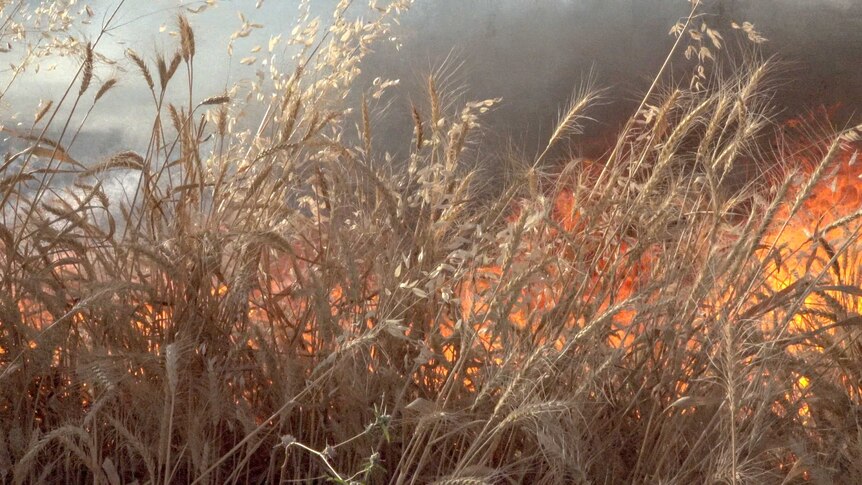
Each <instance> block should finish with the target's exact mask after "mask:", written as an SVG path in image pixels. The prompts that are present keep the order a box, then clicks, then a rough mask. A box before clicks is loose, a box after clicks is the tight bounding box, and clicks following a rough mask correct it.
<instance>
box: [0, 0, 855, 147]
mask: <svg viewBox="0 0 862 485" xmlns="http://www.w3.org/2000/svg"><path fill="white" fill-rule="evenodd" d="M91 3H92V4H93V6H94V8H95V9H96V11H97V12H99V14H101V13H102V12H105V11H107V10H108V9H109V8H110V7H111V6H112V5H114V4H115V2H114V1H107V0H96V1H94V2H91ZM334 3H335V1H334V0H319V1H318V0H315V1H313V2H312V4H313V7H314V9H315V10H316V11H317V12H318V13H319V14H320V15H321V16H323V18H324V19H326V18H328V15H327V12H328V11H329V9H330V8H331V6H332V5H334ZM127 5H128V10H125V11H124V12H123V14H122V15H121V19H120V20H121V24H122V26H121V27H120V28H118V29H116V30H115V31H112V33H111V35H110V36H109V37H108V38H107V39H106V41H105V42H104V43H103V44H102V45H101V46H100V51H101V52H103V53H105V54H106V55H108V56H111V57H115V58H116V57H121V56H122V52H123V51H124V50H125V48H127V47H134V48H135V49H136V50H138V51H139V52H142V53H144V54H148V55H150V56H151V55H152V53H153V51H154V50H155V49H159V48H165V50H169V49H168V47H170V46H171V43H172V42H175V40H174V39H172V38H170V37H168V36H167V35H166V34H160V33H159V32H158V31H159V27H160V26H161V25H168V26H169V27H170V26H172V23H173V14H174V13H175V12H176V3H175V2H171V1H168V0H155V1H146V2H145V1H134V2H127ZM295 6H296V2H295V1H292V0H291V1H287V0H282V1H276V0H269V1H267V2H265V3H264V7H263V9H262V10H255V9H254V8H253V7H254V2H252V1H250V0H248V1H236V2H231V1H223V2H220V4H219V6H218V8H216V9H212V10H211V11H207V12H204V13H202V14H199V15H195V16H193V17H192V18H191V20H192V23H193V25H194V26H195V28H196V30H197V32H198V39H199V41H198V44H199V47H198V50H199V57H198V62H197V67H196V69H198V74H197V83H196V87H195V89H196V92H197V93H198V94H199V95H200V97H201V98H203V97H206V96H209V95H213V94H218V93H220V92H221V90H222V89H224V87H225V86H227V85H229V84H230V83H232V82H234V81H236V80H238V79H240V78H243V77H246V78H248V77H251V76H252V75H253V70H252V69H250V68H246V67H244V66H241V65H239V64H238V61H239V59H240V58H241V57H243V56H244V55H245V52H247V50H248V49H249V48H250V47H251V46H252V45H254V44H259V43H265V41H266V39H268V38H269V35H271V34H274V33H278V32H288V31H289V30H290V29H291V27H292V25H293V19H294V13H295ZM237 10H242V11H244V12H246V13H247V14H248V16H249V18H250V19H251V20H253V21H256V22H260V23H262V24H264V25H265V26H266V27H265V29H262V30H261V31H260V32H259V33H258V34H257V38H250V39H244V40H242V41H241V42H239V43H238V44H237V48H236V51H237V53H238V54H236V55H235V57H234V59H233V61H232V62H230V61H228V59H227V56H226V55H225V45H226V43H227V39H228V37H229V35H230V33H231V32H232V31H234V30H236V28H237V27H238V26H239V20H238V19H237V16H236V11H237ZM687 11H688V2H687V1H686V0H417V1H416V4H415V6H414V8H413V9H412V10H411V11H409V12H408V13H407V14H406V16H405V17H404V18H403V22H402V25H401V28H400V30H399V36H400V37H401V39H402V43H403V47H402V48H401V50H400V52H396V51H395V50H394V47H392V46H391V45H383V46H381V47H380V48H379V50H378V51H377V52H376V53H375V54H374V55H372V56H371V57H370V58H368V59H367V62H366V63H365V65H364V67H363V68H364V70H365V72H366V73H367V77H366V78H364V81H365V82H368V81H369V80H370V79H371V78H373V77H374V76H378V75H383V76H386V77H391V78H400V79H402V86H401V87H400V88H399V89H398V90H397V92H396V93H395V94H396V95H397V98H396V99H395V101H394V102H393V105H392V107H391V109H390V111H389V112H388V119H389V121H388V122H385V121H380V123H379V125H380V126H379V127H378V128H379V130H381V131H382V133H384V134H386V136H384V137H383V138H384V139H391V140H400V139H401V138H403V135H405V131H406V136H407V137H408V139H409V126H410V122H409V112H408V110H409V102H410V100H417V101H421V98H422V96H421V94H422V93H421V91H422V88H423V86H422V81H421V79H422V76H423V75H424V74H426V73H427V72H428V71H430V70H432V69H434V68H435V67H437V66H439V64H440V63H441V62H442V61H444V60H445V59H447V58H448V59H450V62H449V67H450V71H451V72H452V73H453V76H452V78H453V80H454V84H453V86H465V87H466V94H465V96H467V97H469V98H472V99H484V98H489V97H502V98H503V100H504V101H503V104H502V105H501V107H500V108H499V109H498V110H497V111H496V112H495V113H493V114H492V115H491V116H490V117H489V118H488V119H489V120H490V121H489V123H490V124H489V125H488V126H487V128H488V132H490V133H493V134H495V135H494V136H498V137H500V138H504V137H505V138H508V137H512V138H514V139H515V140H516V142H517V143H519V144H521V145H523V147H524V149H525V150H528V151H529V150H532V149H534V148H535V147H536V146H537V145H538V144H539V142H540V140H541V139H542V137H543V136H544V135H546V134H547V132H548V130H549V129H550V127H551V124H552V123H553V121H554V118H555V114H556V112H557V110H558V109H559V108H560V107H561V106H562V105H563V104H564V103H565V102H566V100H567V98H568V97H569V96H570V94H571V92H572V90H573V88H575V87H576V86H577V85H578V84H579V83H580V82H581V81H582V80H583V79H585V78H586V77H587V76H588V75H589V73H590V72H593V73H594V75H595V77H596V79H597V82H598V84H599V85H600V86H608V87H609V88H610V91H609V95H608V99H609V101H611V102H609V103H607V104H606V105H604V106H601V107H599V108H597V109H596V111H595V112H594V113H593V114H594V115H595V117H596V118H597V119H599V120H601V122H600V123H599V124H597V125H595V126H593V127H592V131H590V132H589V133H588V136H593V137H595V138H596V139H599V138H600V136H601V135H602V134H603V133H607V132H612V131H613V127H614V126H615V125H616V124H617V123H619V122H620V120H621V119H622V118H623V117H624V116H625V115H626V114H627V113H628V112H629V110H630V109H631V107H632V105H633V103H634V102H635V100H637V99H638V95H639V94H640V93H641V92H643V91H644V90H645V89H646V87H647V86H648V84H649V81H650V80H651V78H652V76H653V75H654V73H655V72H656V70H657V69H658V67H659V65H660V64H661V62H662V60H663V59H664V58H665V56H666V54H667V51H668V49H669V47H670V45H671V44H672V41H673V39H672V38H671V37H669V36H668V30H669V28H670V27H671V26H672V25H673V24H674V23H675V22H676V21H677V20H678V19H679V18H680V17H683V16H684V15H685V14H686V13H687ZM705 12H707V13H708V16H707V17H706V18H707V21H708V22H709V23H710V24H711V25H712V26H714V27H717V28H720V29H721V30H722V31H723V32H725V34H726V38H727V39H728V44H730V45H731V46H732V45H733V41H732V40H731V37H732V36H731V35H730V30H731V29H730V27H729V25H730V23H731V22H732V21H738V22H742V21H743V20H746V21H750V22H753V23H754V24H755V25H756V26H757V28H758V30H759V31H760V32H761V33H762V34H763V35H764V36H766V37H767V38H768V39H769V42H768V43H767V44H766V45H765V46H764V48H763V49H764V54H765V55H770V54H773V53H775V54H779V55H780V57H781V59H783V60H784V61H786V62H787V66H788V67H787V69H785V70H784V71H783V76H784V80H783V82H782V83H781V84H780V87H779V91H778V93H777V96H776V99H775V101H776V104H777V105H778V106H779V107H780V108H783V109H784V110H785V112H786V113H795V112H798V111H800V110H803V109H807V108H813V107H816V106H818V105H821V104H825V105H831V104H834V103H837V102H841V103H843V106H844V108H843V110H842V111H841V112H840V116H843V117H844V118H845V119H850V118H852V117H853V116H854V114H855V113H856V112H857V111H859V107H860V106H862V69H860V64H859V63H860V60H862V1H859V0H707V1H706V5H705ZM96 20H98V19H96ZM95 23H98V22H95ZM170 48H171V49H172V47H170ZM7 55H8V54H7ZM0 60H2V59H0ZM458 64H462V65H461V67H460V68H459V69H454V66H457V65H458ZM63 66H65V68H64V67H63ZM72 67H73V65H72V64H71V63H68V64H63V65H61V67H60V69H58V71H57V72H56V73H54V75H53V77H52V76H38V77H34V78H32V79H30V80H29V82H28V83H19V86H18V87H17V90H15V91H12V92H11V93H10V95H9V96H8V97H7V99H6V100H5V101H6V102H7V103H8V104H9V105H11V106H12V107H13V109H15V110H19V111H20V112H21V113H22V116H21V119H28V118H29V116H31V115H30V113H32V111H33V108H34V107H35V105H36V103H37V102H38V100H39V99H41V98H44V99H49V98H52V97H53V98H55V99H56V97H57V94H58V93H59V92H61V91H62V89H63V88H64V87H65V82H67V78H66V77H67V76H68V75H69V73H70V72H71V68H72ZM689 67H690V66H689ZM674 68H675V69H676V72H677V73H680V72H684V70H685V69H686V68H687V67H686V66H685V65H683V64H681V63H676V64H675V66H674ZM101 74H102V75H103V76H107V75H110V72H102V73H101ZM139 81H140V80H139V79H136V78H135V73H134V72H130V73H127V74H125V79H124V80H123V83H122V85H121V86H120V87H118V88H117V90H116V92H115V93H112V95H111V96H109V97H107V98H106V102H105V104H104V105H103V106H101V107H99V108H98V110H97V111H98V113H97V114H98V115H99V116H93V118H92V119H91V120H90V122H88V125H89V126H90V130H91V133H90V134H91V135H92V136H88V137H85V138H86V140H88V142H89V143H98V144H96V145H86V144H80V146H78V147H77V148H76V151H77V152H78V153H79V154H81V155H82V156H84V155H95V156H98V155H105V154H106V153H110V152H111V150H113V149H118V148H132V149H137V148H140V147H134V146H132V147H129V146H123V147H119V146H117V147H109V146H105V143H104V142H98V141H97V140H96V136H97V135H98V134H100V133H106V132H109V131H110V132H114V130H116V127H117V126H122V127H124V128H125V129H128V127H135V126H143V130H144V131H146V123H144V124H141V123H139V122H138V121H139V120H140V119H142V118H143V119H149V118H148V113H150V112H151V110H152V107H151V103H150V102H149V101H148V97H147V96H145V95H144V94H145V93H143V92H142V89H140V88H141V87H142V86H141V85H137V84H136V83H138V82H139ZM22 86H23V88H22ZM30 119H31V118H30ZM857 119H858V117H857ZM838 121H842V120H838ZM146 135H147V133H144V132H142V133H124V134H123V136H122V137H120V138H116V137H112V140H116V141H117V142H122V143H131V144H133V145H134V144H135V143H140V142H142V140H143V139H145V138H146ZM399 137H401V138H399ZM82 140H83V139H82ZM399 143H402V142H401V141H396V142H392V143H391V147H390V146H387V147H386V148H387V149H388V148H391V149H392V150H397V149H398V147H399V146H400V145H399Z"/></svg>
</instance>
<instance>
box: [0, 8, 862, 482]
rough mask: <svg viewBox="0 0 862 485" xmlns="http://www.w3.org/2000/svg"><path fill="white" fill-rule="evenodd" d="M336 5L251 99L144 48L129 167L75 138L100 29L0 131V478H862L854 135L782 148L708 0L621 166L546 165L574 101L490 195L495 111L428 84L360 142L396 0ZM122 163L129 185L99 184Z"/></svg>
mask: <svg viewBox="0 0 862 485" xmlns="http://www.w3.org/2000/svg"><path fill="white" fill-rule="evenodd" d="M13 3H14V2H13ZM348 3H349V2H344V3H343V4H342V5H341V6H340V7H339V10H338V11H336V13H335V15H334V16H333V18H332V19H329V21H330V22H331V25H330V26H325V25H322V24H321V23H320V22H318V21H315V20H313V19H309V18H308V16H302V15H301V16H300V18H299V23H298V25H299V27H298V28H297V29H296V30H294V32H293V34H292V35H291V36H290V38H287V36H286V37H285V39H284V42H286V43H288V44H289V45H291V46H293V47H291V48H292V49H294V52H296V56H295V57H294V59H293V61H292V62H290V63H288V64H289V65H290V66H291V67H290V68H289V69H288V70H287V71H286V72H284V73H282V72H279V71H278V70H277V69H275V68H273V69H272V70H271V71H270V74H271V77H270V78H269V79H268V80H265V81H264V80H261V81H260V85H258V86H256V87H255V89H254V90H252V91H250V92H249V93H247V94H248V96H246V97H245V98H243V96H242V95H241V93H239V92H231V93H227V94H225V95H218V93H216V94H217V95H216V96H212V97H209V98H206V97H205V96H206V95H207V94H212V93H205V94H204V96H199V93H197V92H195V91H194V90H193V89H192V88H193V86H194V82H193V73H194V63H195V61H196V42H202V40H201V39H199V38H198V39H196V37H195V33H194V31H193V30H192V28H191V26H190V24H189V22H188V21H187V20H186V19H185V18H184V17H182V16H181V17H178V19H177V25H176V29H177V31H178V33H179V36H178V46H177V50H176V52H172V53H167V54H157V55H155V56H154V57H153V58H152V59H151V58H150V56H149V55H145V54H139V53H135V52H131V51H130V52H128V63H129V65H130V66H132V67H133V69H134V71H132V72H130V73H129V76H128V77H126V78H125V79H123V80H122V81H121V82H124V83H136V85H137V86H139V87H140V89H147V90H149V91H150V92H151V94H152V100H153V106H154V111H153V112H154V113H155V115H154V116H153V118H152V119H150V120H141V125H140V126H139V127H135V128H134V129H140V127H142V126H147V127H151V128H152V131H151V133H152V134H151V139H150V144H149V146H148V147H147V148H146V150H145V151H143V152H141V153H137V152H133V151H126V152H122V153H117V154H114V155H109V156H106V157H105V158H104V159H103V160H101V161H98V160H97V161H89V160H88V161H83V160H75V159H73V157H72V156H71V155H69V153H68V145H69V140H73V139H74V138H75V137H76V136H77V131H75V127H76V126H78V124H77V121H76V120H80V119H81V117H82V116H83V115H85V114H87V113H88V112H87V111H86V110H88V109H90V108H89V107H90V106H92V105H93V104H95V103H97V102H100V100H103V99H105V98H107V97H110V96H111V93H110V92H108V90H109V89H111V87H112V86H113V85H114V83H115V82H116V81H112V80H108V81H98V80H97V79H96V77H94V75H93V72H94V64H98V63H99V57H98V49H99V43H98V41H94V42H93V43H92V44H88V45H86V46H84V45H83V44H80V45H78V47H79V49H82V50H83V54H81V56H80V57H81V59H82V61H81V63H80V70H79V72H78V73H77V76H76V78H75V80H74V81H73V83H72V84H70V86H69V89H68V91H67V93H66V95H65V97H63V98H62V99H58V100H54V102H53V103H47V104H45V105H43V107H42V108H41V109H40V112H39V113H37V116H36V122H35V123H34V124H33V125H32V128H29V127H28V129H26V130H23V131H22V130H11V129H9V128H6V130H7V131H8V132H9V133H11V134H12V135H14V137H15V138H16V139H17V140H18V141H19V142H21V143H24V144H25V145H26V148H25V149H23V150H21V151H19V152H17V153H8V154H6V155H5V159H4V161H3V163H2V165H0V197H2V201H3V204H2V206H3V213H2V217H3V221H2V224H0V248H2V249H0V267H1V268H2V270H0V287H2V291H0V321H2V326H0V475H2V477H3V478H2V481H4V482H10V483H39V482H50V483H59V482H65V483H77V482H91V483H108V484H111V485H115V484H120V483H132V482H137V483H213V484H221V483H236V482H241V483H294V482H297V481H298V482H302V483H317V482H320V481H323V480H324V479H329V480H333V481H335V482H336V483H394V484H399V485H400V484H408V483H410V484H412V483H430V482H434V483H440V484H443V483H446V484H473V483H476V484H478V483H492V484H498V483H499V484H503V483H627V482H637V483H644V482H645V483H678V484H687V483H707V482H709V483H715V482H726V483H795V482H801V481H804V480H811V481H813V482H815V483H829V482H834V483H857V482H858V480H859V479H860V477H862V468H860V464H862V423H860V419H862V413H860V399H862V397H860V394H859V393H860V385H859V382H862V348H860V344H859V341H858V337H859V332H860V316H859V312H860V310H862V305H860V297H862V288H860V284H862V281H860V275H859V274H858V273H857V270H856V268H857V267H858V262H857V258H858V256H859V248H860V244H859V242H858V235H859V230H860V229H862V226H860V225H859V221H858V218H857V215H858V214H856V213H851V212H847V213H841V214H834V213H831V212H830V213H827V212H817V211H818V210H819V209H822V208H823V206H824V204H825V203H824V202H823V201H824V196H825V195H827V194H828V193H831V194H836V193H837V194H840V193H842V192H841V190H843V188H844V186H845V185H846V184H849V185H850V186H851V187H852V184H853V180H850V181H849V182H846V181H842V179H841V177H844V176H846V177H850V178H853V179H855V177H851V176H850V175H848V173H850V172H852V171H853V170H856V169H855V168H854V164H855V155H853V151H852V146H853V143H854V142H855V140H856V139H857V138H858V136H859V132H858V130H846V131H842V132H839V133H837V134H835V135H834V136H833V137H832V138H823V137H822V136H820V135H817V136H815V135H814V134H812V133H809V132H802V131H798V132H794V133H796V135H795V137H794V139H793V140H787V139H781V138H779V137H778V135H777V133H778V132H779V130H777V127H776V126H775V124H774V122H773V121H772V118H771V116H770V111H769V90H768V86H766V85H765V84H764V83H765V81H766V79H767V78H768V74H769V66H768V64H757V65H752V66H751V67H749V68H747V69H744V70H740V72H739V73H738V74H736V75H734V76H731V77H721V76H719V75H717V74H716V75H712V76H711V75H709V72H708V71H709V59H710V58H711V57H713V56H714V55H716V48H717V47H720V42H721V37H720V34H718V33H717V32H716V31H711V30H708V29H704V30H700V32H701V33H702V35H694V34H691V33H690V32H689V31H690V30H691V29H694V31H695V33H697V32H698V28H697V27H695V25H699V21H698V20H697V17H696V13H697V12H696V11H695V12H694V13H695V16H693V17H690V18H689V19H687V20H686V21H685V22H684V23H683V24H681V26H680V28H678V29H675V30H676V33H677V34H682V35H680V36H679V39H680V42H679V43H678V46H677V48H675V52H674V53H672V56H679V55H682V54H683V53H684V52H686V53H692V51H691V50H690V49H689V50H685V45H684V44H685V43H688V42H689V41H692V42H691V45H695V46H696V50H695V51H694V52H693V54H695V55H694V56H692V57H698V58H699V61H700V62H698V66H697V67H696V69H695V72H696V75H695V77H694V79H693V80H692V83H691V86H690V87H688V88H682V87H681V88H673V87H670V88H666V89H663V88H661V87H660V83H657V84H656V85H654V86H653V87H652V88H650V90H649V92H648V93H647V94H646V95H645V97H644V102H643V104H642V105H641V107H640V109H638V110H637V111H636V112H635V113H634V114H633V115H632V117H631V120H630V121H629V122H628V123H627V124H626V125H625V126H623V127H622V129H621V131H620V133H619V136H618V138H617V144H616V146H614V147H611V149H610V150H609V153H608V155H607V157H605V158H604V159H602V160H600V161H597V162H590V161H586V160H579V159H555V155H553V154H554V153H556V150H554V148H555V146H556V144H558V143H560V142H561V141H562V140H571V138H572V134H573V133H576V132H577V127H578V124H579V123H580V122H582V121H584V120H585V117H586V116H587V111H585V110H588V109H589V105H590V101H591V100H593V99H594V98H595V96H596V95H597V94H596V92H595V91H594V90H590V89H586V90H583V91H582V92H580V95H579V96H578V97H576V99H574V100H573V102H572V103H571V105H570V107H569V109H568V110H567V111H566V112H565V113H563V115H562V116H561V119H560V123H559V125H558V129H557V130H556V131H555V132H554V135H553V137H552V139H551V140H550V141H549V142H548V150H545V151H544V152H542V153H541V155H540V156H539V157H537V159H536V160H535V161H524V162H522V163H521V164H520V165H518V167H521V168H517V167H516V168H513V169H512V170H510V171H509V172H510V173H509V177H508V178H507V181H506V183H505V184H504V186H502V187H499V188H495V189H494V190H490V189H483V187H484V186H483V182H482V176H481V175H480V174H479V173H477V172H476V171H474V170H471V169H470V168H469V167H471V166H474V164H473V163H472V162H471V160H470V154H471V153H472V152H471V151H470V150H469V148H470V146H471V144H473V143H476V142H477V141H478V136H479V133H480V129H479V122H480V119H481V115H482V114H483V113H485V112H486V111H488V110H489V109H492V108H493V107H494V106H495V105H496V103H497V102H498V100H487V101H480V102H461V101H459V100H457V99H452V98H447V95H446V93H445V92H444V90H443V89H442V88H441V87H440V85H441V84H442V83H441V81H440V79H439V77H435V76H429V77H428V81H427V92H426V93H425V95H426V97H425V101H424V102H421V103H420V102H417V103H416V104H415V105H414V107H413V119H414V122H415V129H414V137H413V140H412V141H409V143H410V146H411V149H410V152H409V155H408V156H407V157H406V159H405V160H389V159H387V157H385V156H384V155H382V154H380V153H379V152H377V151H376V150H375V142H376V138H375V137H376V136H377V134H376V133H375V132H374V130H373V129H372V126H371V125H372V118H373V116H374V103H376V102H377V100H378V99H379V98H381V96H383V97H385V96H386V94H385V93H383V91H384V90H385V88H386V87H387V86H389V85H391V84H392V82H387V81H385V80H380V81H378V82H375V83H374V85H373V86H371V87H370V89H369V90H368V91H367V92H366V94H365V95H364V96H362V97H361V100H360V101H359V102H358V104H357V105H356V106H354V107H353V108H354V109H353V110H350V109H348V107H347V106H345V105H346V104H350V101H349V99H353V98H354V97H351V96H347V94H348V93H350V92H353V93H356V92H357V90H358V89H360V88H359V87H357V86H354V80H355V79H356V76H357V74H358V72H359V71H358V66H359V61H360V60H361V59H362V57H363V56H364V55H365V53H366V52H367V51H368V48H369V46H370V44H371V43H372V42H374V41H376V40H377V39H379V38H384V37H386V36H388V35H389V33H388V32H389V23H390V22H391V20H392V16H393V15H396V14H397V13H398V12H397V10H400V9H403V8H405V7H406V6H407V2H404V3H396V4H391V5H389V6H386V7H382V6H381V8H379V9H378V10H375V11H374V12H375V15H376V17H375V18H374V19H373V20H372V21H371V22H369V23H368V24H365V25H363V24H356V23H353V22H352V21H350V20H349V18H348V16H347V14H346V12H345V10H346V8H347V4H348ZM7 8H11V7H9V6H7ZM109 14H110V12H109ZM6 15H8V12H7V13H6ZM10 18H11V16H10ZM254 28H255V26H254V25H253V24H250V23H247V24H245V25H243V30H241V31H240V32H239V33H238V35H237V36H236V37H238V38H239V37H242V36H243V35H244V33H247V31H249V30H251V29H254ZM746 29H748V30H745V33H746V34H747V35H748V36H749V37H751V35H752V32H754V31H753V29H752V28H750V26H746ZM687 32H688V33H687ZM753 35H755V36H758V37H759V35H758V34H756V32H754V34H753ZM704 36H706V37H704ZM710 47H711V48H712V50H710ZM703 48H706V49H707V50H706V51H704V50H703ZM268 50H269V53H267V47H264V48H263V50H262V54H258V55H259V56H267V55H273V56H274V54H272V52H273V50H274V46H273V45H272V43H271V44H270V46H268ZM707 54H709V55H707ZM252 62H254V61H253V60H249V61H247V63H252ZM283 64H285V63H284V62H282V63H281V65H283ZM271 65H273V66H276V65H280V64H278V63H273V64H271ZM704 65H706V68H705V67H704ZM351 90H352V91H351ZM178 92H179V93H180V94H181V96H180V97H179V98H177V97H176V93H178ZM359 92H361V91H359ZM171 93H173V94H171ZM168 99H187V100H186V101H185V102H184V103H182V104H172V103H170V102H168V101H167V100H168ZM345 100H348V101H345ZM101 102H104V101H101ZM255 104H256V105H259V106H260V107H262V109H260V110H259V112H260V113H262V116H261V117H260V118H259V119H256V120H254V123H251V122H250V121H249V120H247V119H245V120H244V119H242V118H239V117H238V113H240V112H243V111H244V112H247V113H252V112H254V110H252V109H250V107H251V106H252V105H255ZM69 105H74V106H76V109H73V110H72V112H71V114H68V115H67V119H64V118H62V117H59V116H58V115H57V114H58V113H60V109H61V106H66V107H68V106H69ZM82 111H83V113H81V112H82ZM243 126H254V128H253V129H251V130H245V129H244V128H243ZM49 127H51V129H50V130H49ZM58 127H59V128H61V129H58ZM354 127H355V128H356V129H354ZM78 130H80V128H78ZM49 131H50V132H57V133H61V135H60V136H59V137H58V138H57V139H54V140H51V139H49V137H48V136H47V133H49ZM803 135H804V136H803ZM776 139H777V140H778V142H776V143H777V145H774V146H777V148H775V147H772V148H769V149H765V148H764V147H768V146H770V142H771V141H772V140H776ZM824 140H825V141H824ZM407 142H408V141H405V144H406V143H407ZM742 164H746V165H752V164H754V165H755V166H756V167H758V168H759V169H760V172H758V175H756V176H752V177H749V178H748V179H747V182H746V183H742V184H740V183H739V180H738V178H739V175H738V172H739V171H738V170H737V168H738V166H741V165H742ZM120 170H122V171H127V172H131V173H134V174H137V175H136V176H135V180H137V181H138V183H137V187H135V188H133V190H132V191H131V192H130V193H131V196H130V197H129V199H128V200H115V199H112V198H111V197H109V195H108V194H106V192H105V190H104V188H103V180H104V179H105V178H106V177H108V176H109V175H110V174H111V173H114V172H116V171H120ZM69 177H71V180H72V182H71V183H67V182H68V180H70V179H69ZM61 180H62V183H61ZM836 184H838V185H839V189H840V190H837V189H836ZM824 187H827V189H824ZM824 190H831V192H828V193H827V192H824ZM818 197H819V198H818ZM826 200H827V201H829V200H832V199H828V198H827V199H826ZM828 205H829V206H840V204H839V203H838V202H836V201H834V200H832V201H831V202H828ZM829 208H830V209H831V208H833V207H829ZM854 210H855V208H854ZM842 217H843V218H842ZM800 221H805V223H806V224H808V225H807V226H806V227H805V228H800V227H798V224H800ZM803 230H807V231H808V232H807V233H805V232H803Z"/></svg>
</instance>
